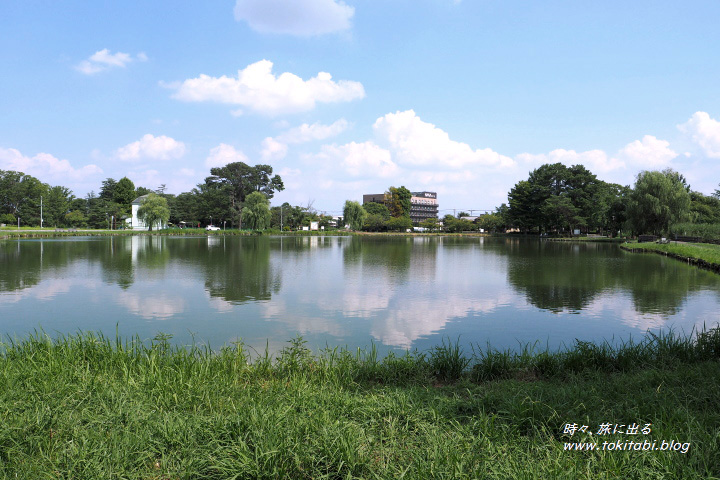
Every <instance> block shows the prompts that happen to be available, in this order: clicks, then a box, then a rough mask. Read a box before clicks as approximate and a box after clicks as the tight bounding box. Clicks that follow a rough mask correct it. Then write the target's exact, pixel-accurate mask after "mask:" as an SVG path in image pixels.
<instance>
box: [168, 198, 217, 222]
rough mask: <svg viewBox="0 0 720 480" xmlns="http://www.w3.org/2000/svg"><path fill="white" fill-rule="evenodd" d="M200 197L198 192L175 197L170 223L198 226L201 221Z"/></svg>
mask: <svg viewBox="0 0 720 480" xmlns="http://www.w3.org/2000/svg"><path fill="white" fill-rule="evenodd" d="M198 197H199V196H198V194H197V190H193V191H192V192H183V193H181V194H180V195H178V196H177V197H175V202H174V208H173V209H171V210H170V221H171V222H173V223H174V224H176V225H181V222H185V224H186V225H187V226H190V227H194V226H196V225H197V224H198V223H199V221H200V215H199V202H200V198H198ZM218 218H219V217H218Z"/></svg>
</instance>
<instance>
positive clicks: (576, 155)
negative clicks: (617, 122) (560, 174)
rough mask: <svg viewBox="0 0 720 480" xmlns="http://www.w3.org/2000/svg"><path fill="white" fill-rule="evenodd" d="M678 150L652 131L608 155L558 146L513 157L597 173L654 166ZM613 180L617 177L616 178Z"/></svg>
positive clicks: (529, 163) (665, 162)
mask: <svg viewBox="0 0 720 480" xmlns="http://www.w3.org/2000/svg"><path fill="white" fill-rule="evenodd" d="M677 156H678V154H677V153H676V152H674V151H673V150H671V149H670V143H669V142H667V141H665V140H659V139H657V138H655V137H654V136H652V135H645V136H644V137H643V138H642V140H635V141H633V142H630V143H628V144H627V145H625V146H624V147H623V148H621V149H620V150H619V151H618V153H617V155H615V156H610V155H608V154H607V153H606V152H605V151H603V150H597V149H596V150H587V151H585V152H576V151H575V150H565V149H564V148H558V149H555V150H553V151H552V152H550V153H548V154H544V153H543V154H531V153H521V154H519V155H517V156H516V157H515V158H516V160H518V161H519V162H521V163H523V164H525V165H526V166H529V167H532V168H536V167H539V166H540V165H542V164H545V163H562V164H563V165H567V166H572V165H583V166H585V167H586V168H587V169H588V170H590V171H591V172H592V173H594V174H596V175H603V174H608V173H611V172H616V173H619V172H624V171H627V169H628V168H631V169H633V170H642V169H653V168H661V167H665V166H667V165H668V164H669V163H670V161H671V160H672V159H673V158H675V157H677ZM616 180H620V179H619V178H618V179H616Z"/></svg>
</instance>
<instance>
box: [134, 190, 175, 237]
mask: <svg viewBox="0 0 720 480" xmlns="http://www.w3.org/2000/svg"><path fill="white" fill-rule="evenodd" d="M148 195H149V194H148ZM148 195H143V196H142V197H138V198H136V199H135V200H133V202H132V217H131V218H128V220H129V222H128V223H129V225H128V227H130V228H132V229H133V230H147V229H148V226H147V225H146V224H145V222H143V221H142V220H140V219H139V218H138V215H137V212H138V209H139V208H140V205H142V203H143V202H144V201H145V200H146V199H147V198H148ZM153 228H155V229H157V230H159V229H161V228H167V223H165V222H162V223H160V224H158V225H153Z"/></svg>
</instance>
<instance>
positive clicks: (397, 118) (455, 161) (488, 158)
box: [373, 110, 514, 168]
mask: <svg viewBox="0 0 720 480" xmlns="http://www.w3.org/2000/svg"><path fill="white" fill-rule="evenodd" d="M373 128H374V129H375V133H376V135H377V136H378V137H379V138H381V139H382V140H383V141H384V142H386V143H388V144H389V146H390V148H391V150H392V151H393V152H394V153H395V158H396V161H397V162H398V163H399V164H407V165H416V166H417V165H423V166H434V167H439V168H443V167H446V168H447V167H449V168H460V167H465V166H469V165H478V166H489V167H509V166H512V165H513V164H514V161H513V160H512V159H511V158H510V157H506V156H505V155H501V154H499V153H497V152H495V151H493V150H491V149H489V148H485V149H482V150H481V149H477V150H473V149H472V148H471V147H470V145H468V144H467V143H462V142H457V141H454V140H450V136H449V135H448V134H447V132H445V131H443V130H441V129H440V128H438V127H436V126H435V125H433V124H432V123H427V122H423V121H422V120H421V119H420V117H418V116H417V115H416V114H415V112H414V111H413V110H407V111H404V112H396V113H388V114H387V115H385V116H384V117H381V118H378V119H377V121H376V122H375V124H374V125H373Z"/></svg>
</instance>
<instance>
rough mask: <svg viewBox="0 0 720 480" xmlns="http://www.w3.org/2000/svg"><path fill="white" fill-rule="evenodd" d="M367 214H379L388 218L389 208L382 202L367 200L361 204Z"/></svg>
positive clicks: (385, 218)
mask: <svg viewBox="0 0 720 480" xmlns="http://www.w3.org/2000/svg"><path fill="white" fill-rule="evenodd" d="M362 207H363V208H364V209H365V211H366V212H367V214H368V215H380V216H381V217H382V218H383V219H384V220H388V219H389V218H390V210H388V208H387V206H386V205H384V204H382V203H377V202H368V203H366V204H364V205H363V206H362Z"/></svg>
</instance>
